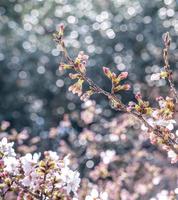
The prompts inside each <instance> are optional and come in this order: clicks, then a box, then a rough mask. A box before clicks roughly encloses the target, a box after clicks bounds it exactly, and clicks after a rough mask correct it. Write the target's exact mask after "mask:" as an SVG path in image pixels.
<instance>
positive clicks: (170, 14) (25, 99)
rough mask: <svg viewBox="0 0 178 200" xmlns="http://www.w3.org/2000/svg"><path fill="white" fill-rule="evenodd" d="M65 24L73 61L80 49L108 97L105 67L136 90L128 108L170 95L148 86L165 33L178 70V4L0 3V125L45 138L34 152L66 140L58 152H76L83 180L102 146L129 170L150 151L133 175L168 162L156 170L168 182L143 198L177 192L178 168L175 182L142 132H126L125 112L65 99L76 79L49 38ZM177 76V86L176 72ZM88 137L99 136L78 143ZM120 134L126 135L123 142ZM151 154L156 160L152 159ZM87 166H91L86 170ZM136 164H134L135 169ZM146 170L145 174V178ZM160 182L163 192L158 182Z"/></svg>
mask: <svg viewBox="0 0 178 200" xmlns="http://www.w3.org/2000/svg"><path fill="white" fill-rule="evenodd" d="M61 23H64V24H65V27H66V29H65V35H66V37H65V39H66V43H67V47H68V49H69V53H70V55H71V56H72V57H75V56H76V55H77V54H78V52H79V51H80V50H83V51H85V53H86V54H88V55H89V56H90V59H89V63H88V68H87V70H88V75H89V76H90V77H91V78H92V79H93V80H94V81H96V82H97V83H98V84H99V85H100V86H102V87H103V88H104V89H106V90H108V89H109V88H110V83H109V81H108V80H107V79H106V78H105V77H104V76H103V73H102V66H106V67H110V68H111V69H112V70H113V71H115V72H120V71H128V72H129V79H128V81H127V82H128V83H130V84H131V85H132V88H133V91H129V92H124V93H123V94H122V95H121V96H120V98H121V99H122V100H123V101H124V102H125V103H127V102H128V101H130V100H133V99H134V93H136V92H137V91H141V92H142V94H143V96H144V97H145V98H146V99H148V100H149V101H150V102H152V103H153V104H154V101H153V99H154V98H155V97H156V96H157V95H158V94H160V92H161V94H162V95H163V96H165V95H166V94H167V92H168V88H167V87H166V86H165V85H166V82H165V81H164V80H160V81H156V82H151V81H150V76H151V74H152V73H154V72H157V71H158V70H159V69H160V67H162V63H163V61H162V47H163V43H162V37H163V33H165V32H166V31H169V32H170V35H171V37H172V43H171V67H172V69H173V70H174V71H176V69H177V68H178V63H177V60H178V51H177V46H178V3H177V2H176V1H175V0H154V1H153V0H0V120H1V121H2V120H6V121H9V122H10V123H11V126H12V127H14V128H15V129H16V130H17V132H19V131H22V130H24V128H25V130H27V131H28V133H29V134H30V138H31V137H40V140H41V141H43V142H39V145H38V147H37V149H40V150H44V149H55V148H56V145H59V141H60V142H61V141H62V140H61V138H62V139H64V141H65V144H64V143H61V144H60V145H62V147H63V149H65V145H67V146H68V147H69V148H70V150H71V152H75V153H76V155H77V159H78V165H77V164H76V166H78V167H79V168H80V171H81V174H82V176H85V174H87V173H88V171H89V170H92V169H94V167H95V166H96V165H98V163H99V162H100V159H99V157H100V155H97V153H96V152H95V151H94V150H93V149H95V150H96V144H97V145H98V143H99V144H100V146H98V147H100V150H101V149H108V148H109V149H111V146H112V148H115V151H116V152H117V153H116V154H119V155H127V157H126V161H124V162H125V163H124V164H123V163H120V164H119V166H122V167H123V166H127V165H128V166H130V163H129V158H130V157H129V156H133V154H130V152H131V150H132V149H134V148H135V147H136V149H137V150H140V149H146V150H147V151H146V152H147V153H146V154H143V155H144V156H145V157H144V159H141V157H139V159H141V161H138V160H139V159H138V160H136V161H134V162H136V168H137V167H138V166H137V164H138V163H141V167H145V165H144V164H143V163H144V162H147V161H149V162H150V160H151V163H152V164H153V163H154V164H155V165H156V166H157V165H158V166H159V167H160V166H162V163H166V164H165V168H166V169H164V167H163V168H161V170H160V171H159V173H162V172H165V171H166V172H165V176H166V178H164V184H162V185H161V186H160V187H158V188H159V189H155V190H151V192H148V196H146V197H144V198H143V197H141V199H142V200H144V199H145V200H146V199H149V198H151V195H152V194H154V193H156V192H157V191H161V189H165V188H171V189H173V188H175V186H176V184H177V182H176V181H177V177H176V175H175V174H176V172H177V171H176V169H177V166H176V165H174V167H175V168H174V172H175V174H172V175H173V177H171V176H170V174H171V171H169V170H170V169H172V166H171V165H170V164H169V162H167V161H166V159H165V158H166V156H165V155H164V153H162V152H160V151H159V150H158V149H157V148H156V147H154V146H152V145H150V143H149V141H148V140H145V139H143V138H142V136H138V134H137V132H138V133H141V131H140V130H139V128H138V127H139V126H138V124H136V125H134V127H133V124H132V123H131V122H130V121H129V122H128V123H127V122H126V123H125V124H124V125H123V121H124V119H125V118H119V116H120V113H116V112H115V111H113V110H112V109H111V108H110V106H109V105H108V102H107V99H105V98H104V97H102V96H95V97H94V99H95V100H96V102H97V104H95V103H94V102H90V103H88V104H82V103H81V101H80V100H79V98H78V97H77V96H75V95H73V94H71V93H70V92H68V90H67V88H68V86H69V85H70V84H71V80H70V79H69V78H68V76H67V74H66V72H59V70H58V66H59V63H60V62H61V60H62V56H61V53H60V51H59V49H57V47H56V44H55V42H54V41H53V36H52V35H53V33H54V32H55V31H56V29H57V28H58V26H59V24H61ZM174 77H175V81H176V79H177V74H176V72H175V73H174ZM175 83H176V82H175ZM163 86H165V87H163ZM98 104H99V105H98ZM84 110H87V112H85V113H84V112H83V111H84ZM81 112H83V114H82V115H81V114H80V113H81ZM118 118H119V119H118ZM126 119H127V117H126ZM126 119H125V120H126ZM87 120H88V121H87ZM69 121H70V122H69ZM121 122H122V123H121ZM119 124H122V125H119ZM127 126H129V130H127V129H126V128H125V127H127ZM51 127H57V128H53V129H51ZM86 130H90V131H93V132H95V134H96V135H93V132H92V134H91V132H89V133H86V132H85V134H83V136H81V135H82V134H81V133H83V132H84V131H86ZM121 130H122V131H123V130H124V134H123V135H122V134H121V132H122V131H121ZM126 130H127V133H128V135H127V136H126V134H125V133H126ZM49 131H50V137H51V138H53V136H54V135H55V136H57V138H58V139H57V140H56V139H55V140H52V139H49ZM109 132H110V133H111V134H113V132H114V135H117V137H116V136H113V137H111V141H112V142H116V141H117V140H118V135H119V138H120V137H121V138H120V143H116V144H115V146H113V144H108V143H107V142H108V141H109V140H108V137H109V136H108V137H107V136H106V137H104V136H103V135H105V134H106V133H109ZM13 134H15V133H14V132H13ZM120 134H121V135H120ZM91 135H92V136H91ZM88 137H89V142H91V141H93V140H94V142H95V147H91V149H92V150H93V151H91V152H92V153H91V152H89V154H87V153H86V152H87V151H88V150H87V148H88V147H90V146H88V147H87V142H86V141H85V140H86V138H88ZM84 138H85V139H84ZM91 138H93V139H91ZM128 138H129V139H128ZM103 139H104V141H103ZM122 140H123V141H126V143H122ZM73 141H75V142H73ZM96 141H97V142H96ZM101 141H102V142H101ZM135 141H137V142H135ZM33 142H34V141H33ZM112 142H111V143H112ZM27 144H29V140H28V141H27ZM81 146H82V147H81ZM138 146H139V148H140V149H139V148H138ZM91 149H90V150H91ZM61 151H63V150H61ZM64 152H65V151H64ZM66 152H67V150H66ZM71 152H70V153H71ZM98 152H99V153H98V154H100V151H98ZM128 152H129V154H127V153H128ZM153 152H154V153H153ZM135 154H136V155H137V153H135ZM135 154H134V155H135ZM153 154H154V155H157V156H158V157H156V158H154V156H153ZM91 155H92V156H91ZM139 155H140V154H139ZM93 157H95V159H93V160H92V161H91V158H93ZM158 158H160V159H161V161H158V160H159V159H158ZM163 158H164V159H165V160H162V159H163ZM87 161H91V162H89V163H88V164H86V163H87ZM134 162H133V163H132V162H131V163H132V165H133V166H135V165H134ZM137 162H138V163H137ZM126 163H127V164H126ZM128 163H129V164H128ZM117 164H118V163H117ZM150 165H151V164H150ZM116 166H118V165H114V167H113V169H115V168H116ZM147 168H149V167H148V166H147V167H146V169H145V170H146V171H147V170H148V169H147ZM129 169H130V168H129ZM129 169H128V171H129ZM134 169H135V168H134ZM164 170H165V171H164ZM126 171H127V170H126ZM146 171H144V170H143V171H142V173H141V175H140V176H143V175H144V174H145V173H146ZM153 171H154V169H153ZM168 172H169V173H168ZM163 174H164V173H163ZM137 175H138V174H137ZM137 178H138V177H137ZM137 178H136V179H135V180H137ZM139 180H140V179H139ZM147 180H148V182H149V181H150V179H147ZM144 181H145V180H142V181H141V183H142V182H144ZM155 182H156V184H155V185H159V184H157V183H158V182H159V181H158V180H157V179H156V181H155ZM133 183H134V184H136V182H134V180H132V182H131V183H130V182H129V184H130V186H131V185H132V184H133ZM124 184H125V185H127V183H124ZM124 187H125V186H124ZM145 187H146V186H145ZM160 188H161V189H160ZM142 189H143V188H141V190H142ZM128 191H132V190H129V189H128ZM134 191H135V190H134ZM139 198H140V197H139ZM139 198H137V197H136V199H139Z"/></svg>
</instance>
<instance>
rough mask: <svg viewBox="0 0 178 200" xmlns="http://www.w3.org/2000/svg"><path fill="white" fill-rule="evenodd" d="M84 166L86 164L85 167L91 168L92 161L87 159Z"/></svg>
mask: <svg viewBox="0 0 178 200" xmlns="http://www.w3.org/2000/svg"><path fill="white" fill-rule="evenodd" d="M86 166H87V168H89V169H91V168H92V167H93V166H94V162H93V161H92V160H88V161H87V162H86Z"/></svg>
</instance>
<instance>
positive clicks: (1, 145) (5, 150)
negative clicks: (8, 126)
mask: <svg viewBox="0 0 178 200" xmlns="http://www.w3.org/2000/svg"><path fill="white" fill-rule="evenodd" d="M13 145H14V143H13V142H9V143H8V141H7V138H3V139H2V140H1V141H0V152H1V153H2V154H3V155H4V156H10V157H14V156H16V153H15V151H14V149H13Z"/></svg>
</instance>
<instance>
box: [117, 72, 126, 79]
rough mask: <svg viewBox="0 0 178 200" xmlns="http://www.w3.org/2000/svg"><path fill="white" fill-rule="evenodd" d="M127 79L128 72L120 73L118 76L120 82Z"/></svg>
mask: <svg viewBox="0 0 178 200" xmlns="http://www.w3.org/2000/svg"><path fill="white" fill-rule="evenodd" d="M127 77H128V72H121V73H120V74H119V76H118V78H119V79H120V80H123V79H126V78H127Z"/></svg>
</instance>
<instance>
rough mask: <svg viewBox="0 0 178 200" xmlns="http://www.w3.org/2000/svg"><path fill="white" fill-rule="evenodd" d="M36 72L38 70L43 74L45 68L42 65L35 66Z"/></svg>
mask: <svg viewBox="0 0 178 200" xmlns="http://www.w3.org/2000/svg"><path fill="white" fill-rule="evenodd" d="M37 72H38V73H39V74H44V73H45V68H44V66H39V67H38V68H37Z"/></svg>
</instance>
